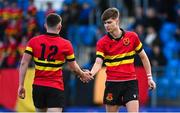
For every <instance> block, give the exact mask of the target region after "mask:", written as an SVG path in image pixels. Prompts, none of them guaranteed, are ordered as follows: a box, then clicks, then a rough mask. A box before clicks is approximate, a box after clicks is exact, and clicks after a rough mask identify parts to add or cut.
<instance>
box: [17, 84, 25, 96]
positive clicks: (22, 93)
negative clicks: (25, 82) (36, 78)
mask: <svg viewBox="0 0 180 113" xmlns="http://www.w3.org/2000/svg"><path fill="white" fill-rule="evenodd" d="M25 94H26V93H25V88H24V87H22V86H19V88H18V96H19V98H21V99H24V98H25V97H26V95H25Z"/></svg>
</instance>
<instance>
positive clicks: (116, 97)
mask: <svg viewBox="0 0 180 113" xmlns="http://www.w3.org/2000/svg"><path fill="white" fill-rule="evenodd" d="M121 93H122V91H120V90H119V83H114V82H106V88H105V91H104V98H103V103H104V104H106V105H121V104H122V99H121V97H122V94H121Z"/></svg>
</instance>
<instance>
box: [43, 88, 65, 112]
mask: <svg viewBox="0 0 180 113" xmlns="http://www.w3.org/2000/svg"><path fill="white" fill-rule="evenodd" d="M46 93H47V107H48V108H57V109H58V108H63V107H64V103H65V96H64V91H62V90H59V89H56V88H48V90H47V92H46Z"/></svg>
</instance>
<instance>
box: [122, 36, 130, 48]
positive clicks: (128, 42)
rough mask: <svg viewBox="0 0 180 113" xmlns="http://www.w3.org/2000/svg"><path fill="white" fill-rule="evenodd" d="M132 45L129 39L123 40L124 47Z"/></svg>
mask: <svg viewBox="0 0 180 113" xmlns="http://www.w3.org/2000/svg"><path fill="white" fill-rule="evenodd" d="M129 44H130V41H129V38H124V39H123V45H125V46H128V45H129Z"/></svg>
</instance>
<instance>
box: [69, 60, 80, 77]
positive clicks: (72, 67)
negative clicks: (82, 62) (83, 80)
mask: <svg viewBox="0 0 180 113" xmlns="http://www.w3.org/2000/svg"><path fill="white" fill-rule="evenodd" d="M69 68H70V70H71V71H72V72H73V73H75V74H76V75H79V76H81V75H82V73H83V71H82V70H81V68H80V67H79V65H78V64H77V63H76V62H75V61H74V62H73V63H69Z"/></svg>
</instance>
